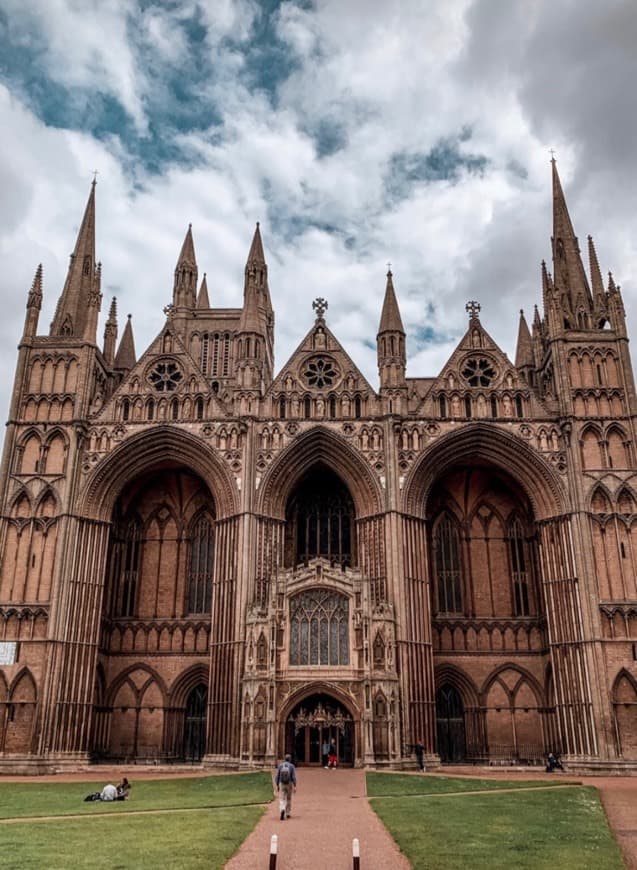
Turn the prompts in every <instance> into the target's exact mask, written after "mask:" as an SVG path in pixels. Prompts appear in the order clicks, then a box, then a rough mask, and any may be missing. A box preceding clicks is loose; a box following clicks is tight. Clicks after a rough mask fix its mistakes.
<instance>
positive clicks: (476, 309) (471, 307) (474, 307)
mask: <svg viewBox="0 0 637 870" xmlns="http://www.w3.org/2000/svg"><path fill="white" fill-rule="evenodd" d="M481 308H482V306H481V305H480V303H479V302H476V301H475V299H472V300H471V301H470V302H467V304H466V305H465V307H464V310H465V311H468V312H469V317H470V318H471V319H472V320H473V319H474V318H477V317H478V314H479V313H480V311H481Z"/></svg>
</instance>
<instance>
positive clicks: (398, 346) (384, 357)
mask: <svg viewBox="0 0 637 870" xmlns="http://www.w3.org/2000/svg"><path fill="white" fill-rule="evenodd" d="M376 349H377V358H378V374H379V377H380V390H381V393H386V392H387V391H389V393H391V395H392V406H391V410H393V411H398V410H399V408H398V407H396V404H395V402H399V403H400V399H399V397H400V396H401V394H402V392H403V391H406V389H407V383H406V380H405V370H406V366H407V357H406V350H405V330H404V328H403V322H402V319H401V317H400V310H399V308H398V301H397V299H396V293H395V291H394V282H393V278H392V273H391V269H390V270H389V271H388V272H387V283H386V285H385V299H384V301H383V310H382V313H381V316H380V324H379V326H378V334H377V336H376Z"/></svg>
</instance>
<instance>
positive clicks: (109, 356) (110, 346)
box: [104, 296, 117, 366]
mask: <svg viewBox="0 0 637 870" xmlns="http://www.w3.org/2000/svg"><path fill="white" fill-rule="evenodd" d="M116 343H117V299H116V298H115V297H114V296H113V299H112V301H111V307H110V311H109V312H108V320H107V321H106V326H105V327H104V359H105V360H106V364H107V365H109V366H112V365H113V362H114V360H115V345H116Z"/></svg>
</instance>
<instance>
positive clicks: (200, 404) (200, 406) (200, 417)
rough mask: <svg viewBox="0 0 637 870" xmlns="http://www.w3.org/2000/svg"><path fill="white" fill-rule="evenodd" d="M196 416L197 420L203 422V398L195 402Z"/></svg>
mask: <svg viewBox="0 0 637 870" xmlns="http://www.w3.org/2000/svg"><path fill="white" fill-rule="evenodd" d="M195 416H196V417H197V420H203V399H202V398H201V396H200V397H199V398H198V399H197V401H196V402H195Z"/></svg>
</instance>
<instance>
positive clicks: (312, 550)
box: [285, 467, 354, 567]
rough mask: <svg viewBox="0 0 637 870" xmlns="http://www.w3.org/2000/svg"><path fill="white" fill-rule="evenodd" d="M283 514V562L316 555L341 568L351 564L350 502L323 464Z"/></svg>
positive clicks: (335, 477) (296, 562) (340, 485)
mask: <svg viewBox="0 0 637 870" xmlns="http://www.w3.org/2000/svg"><path fill="white" fill-rule="evenodd" d="M286 513H287V522H286V552H285V562H286V565H290V566H294V565H298V564H301V563H307V562H308V561H309V560H310V559H314V558H316V557H317V556H323V557H325V558H326V559H329V560H330V561H331V562H333V563H335V564H337V565H341V566H342V567H345V566H349V565H351V564H352V561H353V558H352V556H353V541H352V538H353V534H352V532H353V521H354V505H353V502H352V499H351V497H350V495H349V492H348V491H347V489H346V487H345V486H344V485H343V483H342V482H341V481H340V480H339V478H338V477H337V476H336V475H335V474H333V473H332V472H330V471H329V470H328V469H327V468H323V467H321V468H318V469H316V470H315V471H314V473H311V474H309V475H308V476H307V477H306V478H305V479H304V480H303V483H302V484H301V486H300V487H299V488H298V489H297V491H296V492H295V494H294V495H293V496H292V498H291V500H290V502H289V503H288V508H287V512H286Z"/></svg>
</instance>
